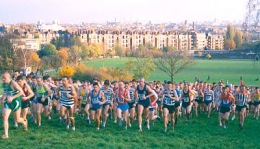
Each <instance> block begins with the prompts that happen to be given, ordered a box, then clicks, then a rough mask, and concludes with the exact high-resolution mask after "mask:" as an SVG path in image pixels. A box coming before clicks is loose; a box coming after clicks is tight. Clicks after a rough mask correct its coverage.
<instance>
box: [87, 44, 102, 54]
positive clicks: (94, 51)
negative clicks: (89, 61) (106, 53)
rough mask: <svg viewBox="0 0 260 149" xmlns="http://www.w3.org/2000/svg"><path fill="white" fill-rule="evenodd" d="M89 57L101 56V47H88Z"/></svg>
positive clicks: (92, 45)
mask: <svg viewBox="0 0 260 149" xmlns="http://www.w3.org/2000/svg"><path fill="white" fill-rule="evenodd" d="M87 48H88V50H89V57H98V56H100V55H101V54H102V47H101V46H100V45H97V44H90V45H89V46H88V47H87Z"/></svg>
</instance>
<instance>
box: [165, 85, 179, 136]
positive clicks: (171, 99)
mask: <svg viewBox="0 0 260 149" xmlns="http://www.w3.org/2000/svg"><path fill="white" fill-rule="evenodd" d="M161 95H162V96H163V120H164V132H167V124H168V116H169V115H170V117H171V122H172V130H173V132H174V125H175V121H174V115H175V101H178V100H179V98H178V95H177V93H176V90H175V89H174V88H173V86H172V82H171V81H168V82H167V85H166V86H165V88H164V90H163V91H162V92H161Z"/></svg>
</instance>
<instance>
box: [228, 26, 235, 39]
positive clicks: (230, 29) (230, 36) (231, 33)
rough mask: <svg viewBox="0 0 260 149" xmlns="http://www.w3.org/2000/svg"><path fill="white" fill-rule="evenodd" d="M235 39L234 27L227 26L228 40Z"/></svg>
mask: <svg viewBox="0 0 260 149" xmlns="http://www.w3.org/2000/svg"><path fill="white" fill-rule="evenodd" d="M234 37H235V29H234V25H232V24H229V25H228V26H227V33H226V39H234Z"/></svg>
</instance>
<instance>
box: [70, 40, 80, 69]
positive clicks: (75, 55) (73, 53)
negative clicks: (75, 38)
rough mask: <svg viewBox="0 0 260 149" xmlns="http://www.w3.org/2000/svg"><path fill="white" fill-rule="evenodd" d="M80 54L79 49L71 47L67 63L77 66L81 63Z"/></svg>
mask: <svg viewBox="0 0 260 149" xmlns="http://www.w3.org/2000/svg"><path fill="white" fill-rule="evenodd" d="M81 53H82V50H81V47H79V46H76V45H74V46H72V47H71V48H70V49H69V61H70V62H71V63H72V64H74V65H77V64H78V63H79V62H80V61H81Z"/></svg>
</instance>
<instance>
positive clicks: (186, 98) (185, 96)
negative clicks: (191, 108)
mask: <svg viewBox="0 0 260 149" xmlns="http://www.w3.org/2000/svg"><path fill="white" fill-rule="evenodd" d="M183 102H186V103H189V102H190V91H189V90H188V91H187V92H185V91H184V90H183Z"/></svg>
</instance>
